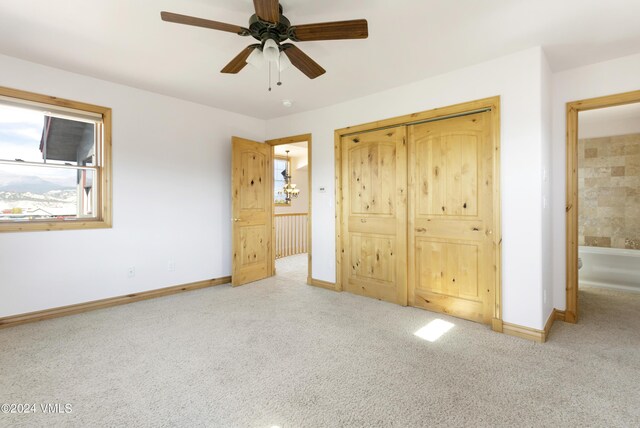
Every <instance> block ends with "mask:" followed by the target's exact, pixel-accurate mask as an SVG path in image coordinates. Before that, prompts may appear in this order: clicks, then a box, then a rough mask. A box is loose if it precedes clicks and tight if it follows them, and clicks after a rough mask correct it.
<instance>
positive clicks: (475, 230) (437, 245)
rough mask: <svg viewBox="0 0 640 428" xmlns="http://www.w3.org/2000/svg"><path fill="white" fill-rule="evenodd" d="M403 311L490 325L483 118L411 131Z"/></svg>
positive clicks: (492, 276)
mask: <svg viewBox="0 0 640 428" xmlns="http://www.w3.org/2000/svg"><path fill="white" fill-rule="evenodd" d="M408 135H409V173H408V174H409V207H408V210H409V236H408V240H409V245H408V246H409V271H408V285H409V287H408V300H409V305H411V306H416V307H420V308H424V309H428V310H430V311H436V312H443V313H447V314H450V315H454V316H457V317H461V318H465V319H469V320H472V321H477V322H483V323H490V322H491V319H492V317H493V309H494V307H493V304H494V300H495V283H496V272H495V266H496V263H495V250H494V247H493V236H492V233H493V231H492V227H493V226H492V225H493V199H492V198H493V177H492V175H493V173H492V170H493V169H492V166H493V163H492V162H493V158H492V156H493V144H492V143H493V142H492V139H491V120H490V113H489V112H485V113H478V114H473V115H468V116H462V117H457V118H452V119H445V120H441V121H434V122H428V123H423V124H418V125H412V126H410V127H409V129H408Z"/></svg>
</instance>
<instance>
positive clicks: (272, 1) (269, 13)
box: [253, 0, 280, 24]
mask: <svg viewBox="0 0 640 428" xmlns="http://www.w3.org/2000/svg"><path fill="white" fill-rule="evenodd" d="M253 6H254V7H255V9H256V15H258V17H259V18H260V19H262V20H263V21H267V22H271V23H272V24H277V23H278V22H279V21H280V4H279V3H278V0H253Z"/></svg>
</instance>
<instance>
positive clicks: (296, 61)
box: [282, 43, 326, 79]
mask: <svg viewBox="0 0 640 428" xmlns="http://www.w3.org/2000/svg"><path fill="white" fill-rule="evenodd" d="M282 48H283V52H284V53H285V55H287V57H289V60H290V61H291V64H293V65H294V66H295V67H296V68H297V69H298V70H300V71H302V72H303V73H304V74H306V75H307V77H308V78H309V79H315V78H316V77H318V76H321V75H323V74H324V73H326V71H325V69H324V68H322V67H320V65H318V63H317V62H315V61H314V60H312V59H311V58H310V57H309V56H308V55H307V54H305V53H304V52H302V51H301V50H300V49H298V47H297V46H295V45H292V44H291V43H285V44H283V45H282Z"/></svg>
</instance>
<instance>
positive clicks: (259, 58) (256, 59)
mask: <svg viewBox="0 0 640 428" xmlns="http://www.w3.org/2000/svg"><path fill="white" fill-rule="evenodd" d="M247 64H251V65H252V66H254V67H255V68H258V69H260V68H262V66H263V65H264V56H263V54H262V51H261V50H260V48H256V49H254V50H253V51H251V54H249V57H247Z"/></svg>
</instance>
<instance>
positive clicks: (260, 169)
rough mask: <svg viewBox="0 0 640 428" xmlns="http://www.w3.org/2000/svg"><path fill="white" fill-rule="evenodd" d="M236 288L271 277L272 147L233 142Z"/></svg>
mask: <svg viewBox="0 0 640 428" xmlns="http://www.w3.org/2000/svg"><path fill="white" fill-rule="evenodd" d="M231 143H232V150H231V152H232V155H231V165H232V178H231V181H232V192H231V209H232V213H233V227H232V251H233V260H232V272H233V274H232V280H231V284H232V285H233V286H237V285H242V284H246V283H248V282H253V281H257V280H259V279H263V278H266V277H268V276H271V275H272V274H273V273H272V272H271V266H272V259H273V256H272V253H271V252H272V245H271V221H272V205H271V202H272V198H273V191H272V186H271V180H272V177H273V171H272V167H271V158H270V155H271V146H269V145H268V144H263V143H258V142H255V141H250V140H245V139H242V138H237V137H233V139H232V142H231Z"/></svg>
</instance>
